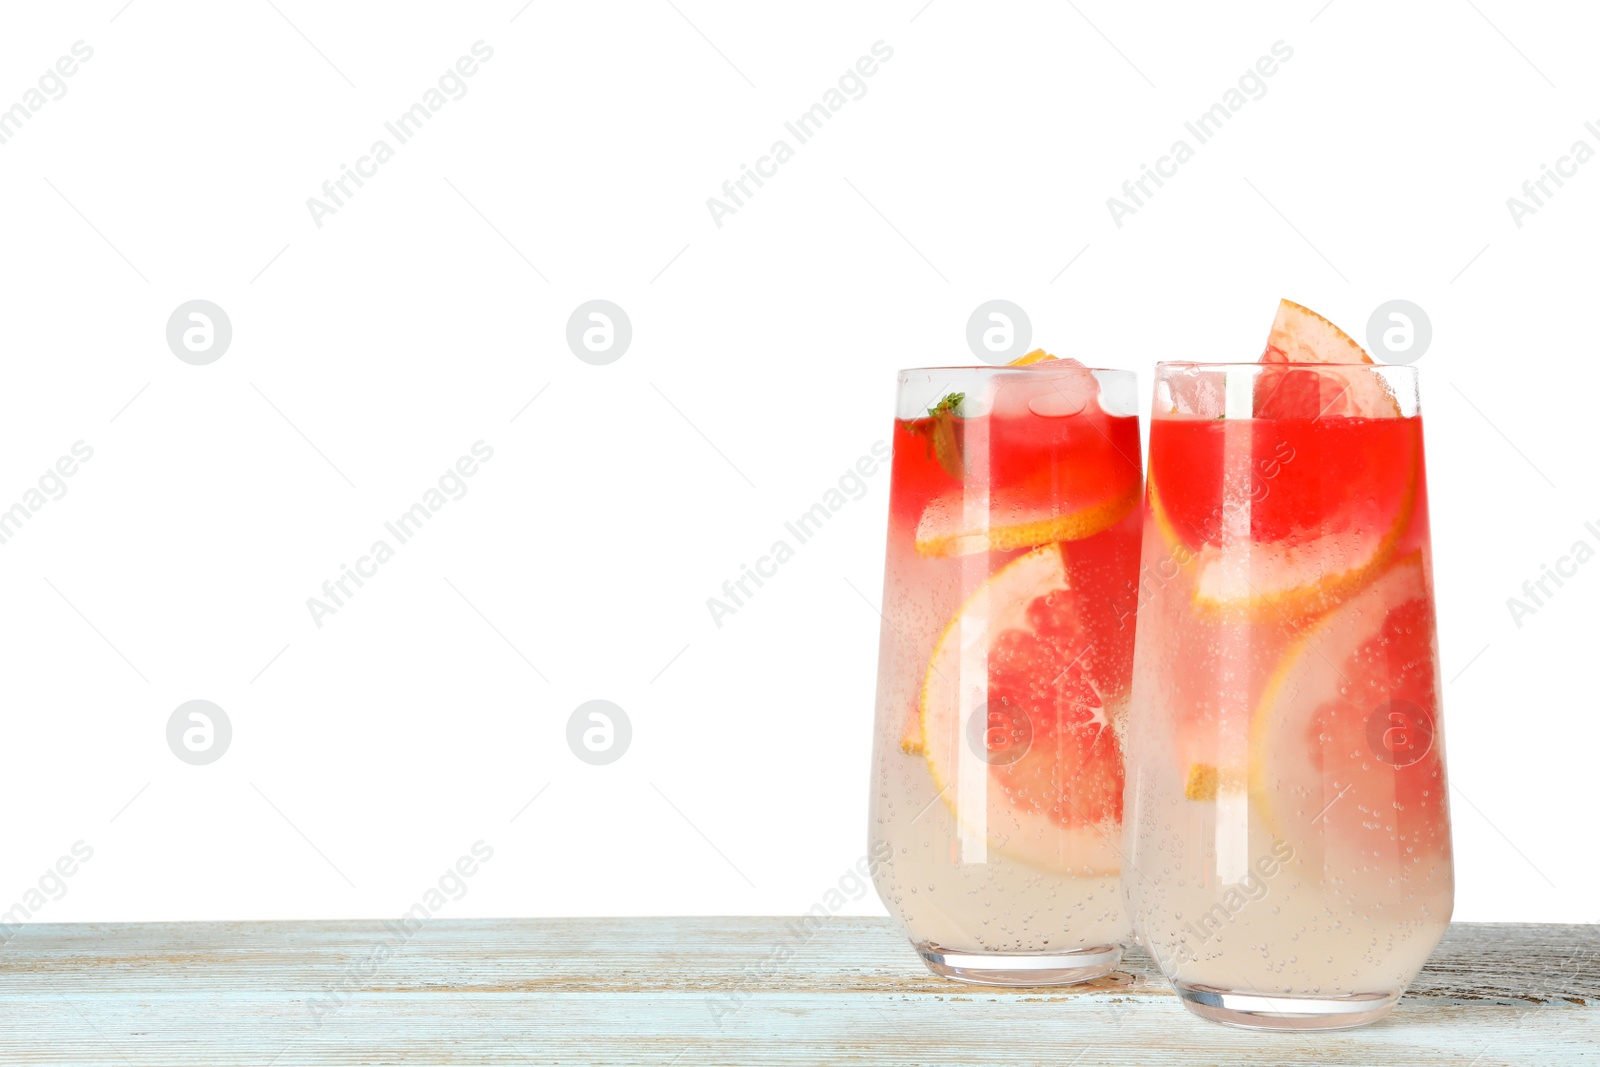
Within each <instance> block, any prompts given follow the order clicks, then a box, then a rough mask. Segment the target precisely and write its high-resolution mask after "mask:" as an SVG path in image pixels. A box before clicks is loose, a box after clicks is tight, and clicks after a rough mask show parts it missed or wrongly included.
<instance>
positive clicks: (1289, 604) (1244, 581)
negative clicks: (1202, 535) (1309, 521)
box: [1194, 460, 1417, 618]
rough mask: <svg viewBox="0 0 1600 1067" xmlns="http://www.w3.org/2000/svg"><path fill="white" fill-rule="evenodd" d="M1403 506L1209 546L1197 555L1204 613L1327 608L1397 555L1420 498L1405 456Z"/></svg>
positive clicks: (1197, 587) (1297, 612)
mask: <svg viewBox="0 0 1600 1067" xmlns="http://www.w3.org/2000/svg"><path fill="white" fill-rule="evenodd" d="M1398 462H1400V463H1401V467H1400V471H1401V474H1402V476H1403V478H1404V480H1403V482H1402V488H1401V495H1400V501H1399V505H1398V507H1396V508H1395V510H1394V511H1393V512H1392V513H1391V516H1390V517H1386V518H1384V519H1379V520H1377V521H1369V522H1356V523H1348V524H1344V525H1342V526H1341V527H1340V528H1338V529H1330V530H1325V531H1320V532H1315V533H1313V534H1311V535H1309V536H1304V537H1296V536H1290V537H1287V538H1284V539H1282V540H1276V541H1264V542H1255V541H1248V542H1245V543H1243V544H1233V545H1229V546H1227V547H1221V546H1217V545H1207V546H1206V547H1205V548H1203V549H1201V550H1200V553H1199V555H1198V557H1197V559H1198V567H1197V570H1196V572H1195V583H1194V603H1195V607H1196V608H1197V609H1199V610H1200V611H1201V612H1203V613H1206V614H1210V615H1227V614H1233V613H1236V612H1243V613H1247V614H1261V613H1274V614H1277V615H1280V616H1284V617H1287V618H1296V617H1300V616H1304V615H1311V614H1315V613H1317V612H1321V611H1325V610H1327V609H1328V608H1330V607H1332V606H1333V605H1335V604H1337V603H1338V602H1339V601H1340V600H1342V599H1343V598H1344V597H1347V596H1349V595H1350V594H1351V593H1352V592H1354V591H1355V590H1357V589H1360V588H1361V587H1362V586H1363V585H1365V584H1366V583H1367V582H1368V581H1370V580H1371V579H1372V578H1373V576H1374V575H1376V574H1377V573H1378V571H1379V570H1380V569H1381V568H1382V567H1383V565H1384V564H1385V563H1386V562H1387V561H1388V560H1389V558H1390V557H1391V556H1392V555H1393V554H1394V550H1395V547H1396V546H1397V545H1399V543H1400V538H1401V536H1402V535H1403V534H1404V533H1405V529H1406V525H1407V524H1408V523H1409V522H1410V521H1411V511H1412V508H1413V507H1414V506H1415V504H1416V496H1417V478H1416V465H1415V464H1414V463H1413V464H1406V463H1404V461H1403V460H1400V461H1398Z"/></svg>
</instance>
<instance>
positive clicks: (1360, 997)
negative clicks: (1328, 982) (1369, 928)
mask: <svg viewBox="0 0 1600 1067" xmlns="http://www.w3.org/2000/svg"><path fill="white" fill-rule="evenodd" d="M1173 986H1174V987H1175V988H1176V989H1177V991H1178V997H1179V999H1180V1000H1182V1001H1183V1006H1184V1007H1186V1008H1188V1009H1189V1010H1190V1011H1192V1012H1194V1013H1195V1014H1196V1015H1198V1016H1200V1018H1202V1019H1210V1020H1211V1021H1212V1022H1214V1023H1226V1024H1227V1025H1229V1026H1242V1027H1245V1028H1246V1029H1249V1030H1348V1029H1350V1028H1352V1027H1356V1026H1366V1025H1367V1024H1368V1023H1375V1022H1377V1021H1378V1020H1379V1019H1381V1018H1383V1017H1384V1016H1385V1015H1388V1014H1389V1012H1390V1011H1392V1010H1393V1009H1394V1005H1395V1002H1396V1001H1397V1000H1399V999H1400V994H1399V993H1353V994H1350V995H1348V996H1342V997H1305V996H1272V995H1268V994H1264V993H1237V992H1233V991H1232V990H1227V989H1218V988H1216V987H1215V986H1205V985H1190V984H1187V983H1184V982H1174V983H1173Z"/></svg>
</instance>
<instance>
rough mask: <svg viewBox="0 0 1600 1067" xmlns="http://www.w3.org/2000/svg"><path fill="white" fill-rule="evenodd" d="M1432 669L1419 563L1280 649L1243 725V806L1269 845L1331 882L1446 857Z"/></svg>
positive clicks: (1405, 564) (1391, 573) (1398, 569)
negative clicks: (1255, 814)
mask: <svg viewBox="0 0 1600 1067" xmlns="http://www.w3.org/2000/svg"><path fill="white" fill-rule="evenodd" d="M1435 664H1436V655H1435V652H1434V618H1433V605H1432V601H1431V599H1430V597H1429V595H1428V583H1427V575H1426V572H1425V570H1424V567H1423V562H1422V556H1421V553H1414V554H1412V555H1410V556H1407V557H1405V558H1403V559H1401V560H1398V561H1396V562H1395V563H1394V565H1393V566H1391V567H1390V568H1389V569H1388V570H1387V571H1386V572H1385V573H1384V574H1383V576H1382V577H1380V578H1379V579H1378V580H1377V581H1375V582H1373V583H1372V585H1370V586H1369V587H1368V588H1366V589H1365V590H1363V591H1362V592H1361V593H1360V594H1359V595H1357V596H1355V597H1353V598H1352V599H1350V600H1349V601H1348V602H1346V603H1345V604H1343V605H1342V606H1340V607H1339V608H1338V609H1337V610H1336V611H1333V612H1331V613H1330V614H1328V615H1327V616H1326V617H1325V618H1323V619H1322V620H1321V621H1320V622H1318V624H1317V625H1316V626H1315V627H1314V628H1312V629H1311V630H1309V631H1308V632H1307V633H1306V634H1305V635H1304V636H1303V637H1302V638H1301V639H1300V641H1299V642H1298V644H1297V645H1295V646H1294V647H1292V648H1291V649H1290V651H1289V653H1288V655H1287V656H1286V657H1285V659H1284V661H1283V663H1282V665H1281V666H1280V667H1279V668H1278V670H1277V672H1276V673H1275V674H1274V675H1273V677H1272V678H1271V680H1270V681H1269V682H1268V684H1267V687H1266V690H1265V692H1264V694H1263V697H1262V701H1261V705H1260V707H1259V709H1258V711H1257V712H1256V715H1255V719H1254V721H1253V723H1252V725H1251V738H1250V769H1249V776H1250V777H1249V789H1250V796H1251V800H1252V802H1253V804H1258V805H1260V810H1261V812H1262V815H1263V818H1264V820H1265V822H1266V824H1267V826H1268V828H1269V829H1270V830H1271V832H1272V833H1273V834H1275V835H1276V836H1278V837H1279V838H1280V839H1282V840H1285V841H1287V842H1289V843H1290V844H1291V845H1293V846H1294V848H1295V849H1296V851H1297V852H1299V851H1302V850H1304V854H1305V855H1306V856H1307V858H1308V860H1310V861H1312V862H1314V863H1319V865H1324V866H1325V869H1328V870H1334V869H1338V870H1339V871H1340V873H1341V874H1342V875H1345V874H1348V873H1350V872H1353V871H1354V870H1358V869H1360V868H1362V867H1368V866H1372V865H1375V864H1380V863H1383V862H1384V860H1385V857H1387V858H1388V863H1390V864H1392V863H1393V862H1394V857H1395V856H1397V855H1398V856H1399V857H1400V858H1401V860H1402V862H1403V863H1406V864H1410V863H1420V862H1422V861H1423V860H1424V859H1428V858H1430V857H1435V856H1438V855H1441V854H1447V853H1448V851H1449V848H1450V826H1449V811H1448V805H1447V798H1446V792H1445V791H1446V783H1445V773H1444V760H1443V753H1442V746H1441V743H1440V738H1439V736H1438V714H1439V702H1438V681H1437V676H1436V668H1435Z"/></svg>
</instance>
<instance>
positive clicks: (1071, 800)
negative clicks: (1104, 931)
mask: <svg viewBox="0 0 1600 1067" xmlns="http://www.w3.org/2000/svg"><path fill="white" fill-rule="evenodd" d="M1081 595H1082V594H1081V593H1079V592H1077V591H1075V590H1073V589H1072V588H1070V587H1069V577H1068V569H1067V565H1066V559H1065V557H1064V555H1063V549H1062V547H1061V546H1060V545H1056V544H1050V545H1045V546H1044V547H1042V548H1038V549H1035V550H1033V551H1032V552H1029V553H1027V554H1025V555H1022V556H1019V557H1018V558H1016V559H1014V560H1012V561H1011V562H1010V563H1008V564H1006V565H1005V566H1004V567H1002V568H1001V569H1000V570H998V571H996V572H995V573H994V574H993V575H991V576H990V577H989V579H988V580H987V581H986V582H985V583H984V584H983V585H981V586H979V587H978V588H977V590H975V591H974V592H973V594H972V596H971V598H970V599H969V600H968V601H967V603H966V604H965V605H963V606H962V608H961V610H960V612H958V613H957V615H956V617H955V618H954V619H952V620H951V621H950V624H949V625H948V626H947V627H946V628H945V631H944V633H943V634H942V635H941V636H940V638H939V641H938V643H937V644H936V646H935V648H934V652H933V657H932V659H931V660H930V661H929V663H928V671H927V675H926V677H925V678H924V680H923V687H922V697H921V701H920V715H921V722H922V749H923V753H924V755H925V757H926V760H927V764H928V771H929V774H930V775H931V776H932V779H933V784H934V788H935V789H936V790H938V792H939V795H940V796H941V797H942V798H943V799H944V802H945V804H946V805H947V806H948V807H949V808H950V810H951V813H952V815H953V816H954V818H955V819H956V821H957V823H958V825H959V826H960V827H961V832H962V834H963V835H964V836H967V835H970V836H973V837H977V838H980V839H982V840H984V841H985V843H986V846H987V847H992V848H994V849H996V850H998V851H999V852H1001V853H1003V854H1004V855H1006V856H1009V857H1010V858H1012V859H1015V860H1018V861H1021V862H1023V863H1027V864H1030V865H1032V866H1034V867H1037V868H1040V869H1042V870H1047V871H1052V872H1056V873H1061V874H1076V875H1081V876H1091V875H1104V874H1114V873H1116V871H1117V870H1118V868H1119V862H1118V854H1117V850H1116V847H1115V845H1114V841H1115V838H1116V835H1117V833H1118V827H1119V826H1120V824H1121V821H1122V785H1123V766H1122V751H1121V746H1120V745H1119V744H1118V741H1117V737H1116V733H1115V731H1114V730H1113V728H1112V725H1111V721H1110V717H1109V714H1108V712H1107V709H1106V705H1105V702H1104V701H1103V700H1102V699H1101V693H1102V692H1103V691H1104V689H1105V687H1104V686H1102V685H1100V684H1097V682H1096V680H1095V677H1094V674H1095V670H1096V668H1097V665H1098V664H1099V663H1100V662H1101V661H1100V658H1099V657H1097V656H1096V652H1095V648H1094V643H1093V642H1092V641H1091V636H1090V634H1089V633H1088V632H1087V628H1086V627H1085V626H1084V625H1083V624H1082V622H1081V619H1080V614H1079V612H1078V610H1077V609H1078V603H1077V601H1078V598H1079V596H1081Z"/></svg>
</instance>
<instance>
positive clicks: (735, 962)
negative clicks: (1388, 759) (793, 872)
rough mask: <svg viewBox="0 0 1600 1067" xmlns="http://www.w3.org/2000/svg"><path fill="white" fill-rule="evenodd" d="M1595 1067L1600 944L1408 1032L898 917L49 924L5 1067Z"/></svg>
mask: <svg viewBox="0 0 1600 1067" xmlns="http://www.w3.org/2000/svg"><path fill="white" fill-rule="evenodd" d="M12 1063H18V1064H22V1063H26V1064H73V1065H77V1067H99V1065H116V1067H145V1065H156V1064H161V1065H180V1064H184V1065H187V1064H212V1065H223V1064H240V1065H245V1064H251V1065H257V1067H265V1065H268V1064H280V1065H283V1067H288V1065H291V1064H296V1065H298V1064H306V1065H331V1064H379V1063H382V1064H523V1065H526V1064H540V1065H543V1064H555V1063H561V1064H602V1063H603V1064H678V1065H682V1067H689V1065H699V1064H723V1063H729V1064H755V1063H761V1064H872V1065H885V1064H934V1063H937V1064H941V1065H944V1064H968V1063H970V1064H1035V1063H1036V1064H1050V1065H1052V1067H1071V1065H1073V1064H1084V1065H1089V1064H1169V1063H1170V1064H1183V1065H1185V1067H1201V1065H1205V1064H1226V1065H1228V1067H1238V1065H1244V1064H1373V1065H1383V1067H1397V1065H1405V1064H1419V1063H1457V1064H1462V1065H1467V1064H1475V1065H1477V1067H1488V1065H1491V1064H1523V1063H1537V1064H1542V1065H1554V1064H1569V1063H1600V928H1597V927H1594V926H1524V925H1485V924H1457V925H1455V926H1453V927H1451V929H1450V932H1449V934H1448V935H1447V936H1446V938H1445V941H1444V943H1443V944H1442V945H1441V946H1440V948H1439V950H1438V952H1437V953H1435V955H1434V958H1433V960H1432V961H1431V962H1430V964H1429V966H1428V969H1427V970H1426V971H1425V972H1424V973H1423V974H1422V976H1421V977H1420V978H1419V979H1418V981H1417V982H1416V983H1415V984H1414V986H1413V989H1412V992H1411V993H1410V994H1408V995H1407V996H1406V998H1405V999H1404V1000H1402V1001H1401V1003H1400V1006H1399V1007H1398V1008H1397V1009H1396V1011H1395V1013H1394V1015H1393V1016H1392V1017H1391V1018H1389V1019H1388V1020H1385V1021H1384V1022H1381V1023H1378V1024H1377V1025H1375V1026H1372V1027H1368V1028H1367V1029H1365V1030H1358V1031H1351V1032H1345V1033H1333V1034H1317V1035H1306V1034H1260V1033H1253V1032H1249V1031H1244V1030H1237V1029H1233V1028H1229V1027H1223V1026H1217V1025H1214V1024H1209V1023H1205V1022H1202V1021H1201V1020H1198V1019H1195V1018H1193V1017H1192V1016H1190V1015H1189V1014H1188V1013H1187V1012H1185V1011H1184V1010H1183V1009H1182V1008H1181V1007H1180V1006H1179V1004H1178V1001H1177V998H1176V997H1174V996H1173V994H1172V993H1171V992H1170V990H1168V988H1167V987H1166V985H1165V983H1164V982H1163V981H1162V980H1161V979H1160V977H1159V975H1157V974H1155V973H1154V971H1153V969H1152V967H1151V965H1150V962H1149V960H1148V959H1147V958H1146V957H1145V956H1144V955H1143V954H1142V953H1139V952H1138V951H1137V950H1135V951H1134V952H1132V953H1131V954H1130V957H1129V959H1128V960H1127V962H1126V964H1125V965H1124V968H1123V970H1122V971H1121V972H1119V973H1118V974H1116V975H1114V976H1112V977H1109V978H1106V979H1103V980H1101V981H1098V982H1094V983H1091V984H1089V985H1086V986H1080V987H1074V988H1072V989H1069V990H1019V991H1011V992H1002V991H996V990H990V989H985V988H982V987H977V986H962V985H957V984H954V983H951V982H946V981H943V980H941V979H938V978H935V977H933V976H932V975H930V974H929V973H928V972H927V971H926V970H924V969H923V967H922V965H921V963H920V961H918V959H917V958H916V956H915V955H914V954H913V953H912V951H911V949H910V948H909V946H907V945H906V944H905V942H904V941H903V940H902V939H901V937H900V935H899V933H898V931H897V930H896V929H895V928H894V926H893V925H892V924H891V923H890V922H889V921H888V920H886V919H865V918H830V919H827V920H813V921H812V924H811V926H809V927H806V926H802V925H801V924H800V921H799V920H796V919H783V918H726V919H718V918H692V919H484V920H444V919H441V920H435V921H434V922H432V923H429V924H428V925H427V926H425V927H423V928H421V929H420V930H418V931H416V932H415V933H414V934H411V935H405V934H403V932H401V931H400V930H399V928H398V927H392V926H386V925H385V924H384V923H381V922H269V923H119V924H72V925H55V924H41V925H34V926H24V927H21V928H20V929H19V930H18V932H17V935H16V936H15V938H14V939H12V940H11V941H10V943H9V944H8V945H6V946H5V947H4V948H3V949H0V1064H12Z"/></svg>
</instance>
